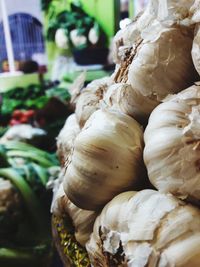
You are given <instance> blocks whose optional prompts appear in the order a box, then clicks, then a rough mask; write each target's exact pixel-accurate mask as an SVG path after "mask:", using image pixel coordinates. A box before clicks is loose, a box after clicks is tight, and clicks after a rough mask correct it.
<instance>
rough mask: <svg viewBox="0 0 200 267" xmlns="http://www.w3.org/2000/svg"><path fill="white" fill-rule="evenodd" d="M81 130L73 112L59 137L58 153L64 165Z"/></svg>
mask: <svg viewBox="0 0 200 267" xmlns="http://www.w3.org/2000/svg"><path fill="white" fill-rule="evenodd" d="M79 132H80V127H79V124H78V122H77V120H76V115H75V114H72V115H70V116H69V117H68V118H67V120H66V122H65V124H64V126H63V128H62V129H61V131H60V133H59V135H58V137H57V154H58V157H59V159H60V162H61V164H62V165H63V164H64V162H65V161H66V160H67V158H68V156H69V154H70V151H71V148H72V147H73V144H74V140H75V138H76V136H77V135H78V133H79Z"/></svg>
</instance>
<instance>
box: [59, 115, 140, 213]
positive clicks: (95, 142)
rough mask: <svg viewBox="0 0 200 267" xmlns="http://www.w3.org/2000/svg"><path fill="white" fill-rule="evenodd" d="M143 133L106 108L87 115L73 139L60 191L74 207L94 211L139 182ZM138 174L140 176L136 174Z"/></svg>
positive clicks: (128, 120) (130, 122) (121, 116)
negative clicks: (68, 162) (84, 122)
mask: <svg viewBox="0 0 200 267" xmlns="http://www.w3.org/2000/svg"><path fill="white" fill-rule="evenodd" d="M142 151H143V132H142V129H141V127H140V125H139V124H138V123H137V122H136V121H135V120H134V119H132V118H131V117H129V116H127V115H124V114H121V113H118V112H111V111H108V110H98V111H96V112H95V113H93V114H92V115H91V117H90V118H89V119H88V121H87V122H86V124H85V126H84V127H83V129H82V131H81V132H80V134H79V135H78V136H77V138H76V139H75V142H74V149H73V154H72V161H71V163H70V164H69V165H68V167H67V170H66V174H65V178H64V183H63V185H64V191H65V193H66V195H67V196H68V198H69V199H70V200H71V201H72V202H73V203H74V204H75V205H76V206H78V207H80V208H83V209H88V210H95V209H98V208H100V207H101V206H102V205H104V204H106V203H107V202H108V201H109V200H111V199H112V198H113V197H114V196H115V195H117V194H118V193H120V192H123V191H126V190H129V189H130V188H135V189H136V188H137V186H139V184H140V183H143V182H144V181H143V180H142V178H139V177H141V172H142V171H143V160H142ZM139 175H140V176H139Z"/></svg>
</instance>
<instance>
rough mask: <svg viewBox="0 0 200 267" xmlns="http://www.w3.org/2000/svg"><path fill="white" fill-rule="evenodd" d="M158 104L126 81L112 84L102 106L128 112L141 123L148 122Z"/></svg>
mask: <svg viewBox="0 0 200 267" xmlns="http://www.w3.org/2000/svg"><path fill="white" fill-rule="evenodd" d="M156 105H157V101H154V102H152V101H151V100H149V98H144V97H143V95H141V94H140V92H136V91H135V90H134V89H133V88H132V86H131V85H130V84H126V83H116V84H113V85H111V86H110V87H109V88H108V90H107V92H106V93H105V95H104V98H103V100H102V101H101V106H102V107H107V108H109V109H111V110H115V111H119V112H122V113H124V114H127V115H129V116H131V117H133V118H134V119H136V120H137V121H138V122H140V123H141V124H144V123H146V118H148V116H149V114H150V112H151V110H152V109H153V108H154V107H155V106H156Z"/></svg>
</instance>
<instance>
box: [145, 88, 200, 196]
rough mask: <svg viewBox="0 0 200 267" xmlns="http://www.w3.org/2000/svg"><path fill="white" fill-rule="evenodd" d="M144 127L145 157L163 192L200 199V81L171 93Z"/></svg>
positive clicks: (153, 180) (150, 172)
mask: <svg viewBox="0 0 200 267" xmlns="http://www.w3.org/2000/svg"><path fill="white" fill-rule="evenodd" d="M167 100H168V101H166V102H165V103H162V104H160V105H159V106H158V107H157V108H156V109H155V110H154V111H153V112H152V114H151V116H150V119H149V123H148V125H147V128H146V130H145V135H144V137H145V149H144V161H145V164H146V167H147V171H148V174H149V178H150V181H151V183H152V184H153V185H154V186H155V187H156V188H157V189H159V190H160V191H161V192H170V193H172V194H174V195H176V196H178V197H180V198H182V199H185V198H189V199H191V200H200V85H194V86H192V87H190V88H188V89H186V90H184V91H182V92H181V93H179V94H178V95H175V96H172V97H168V98H167Z"/></svg>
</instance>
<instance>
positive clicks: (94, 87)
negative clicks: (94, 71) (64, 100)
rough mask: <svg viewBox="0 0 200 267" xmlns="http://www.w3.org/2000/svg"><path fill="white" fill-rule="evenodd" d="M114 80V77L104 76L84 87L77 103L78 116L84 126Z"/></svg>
mask: <svg viewBox="0 0 200 267" xmlns="http://www.w3.org/2000/svg"><path fill="white" fill-rule="evenodd" d="M112 82H113V80H112V78H110V77H104V78H101V79H97V80H94V81H92V82H91V83H89V84H88V85H87V86H86V88H84V89H83V90H82V92H81V95H80V96H79V98H78V100H77V103H76V110H75V114H76V118H77V121H78V123H79V125H80V127H81V128H82V127H83V126H84V124H85V122H86V121H87V120H88V119H89V117H90V116H91V115H92V113H94V112H95V111H96V110H98V109H99V107H100V100H101V99H102V98H103V95H104V93H105V92H106V91H107V88H108V86H109V85H110V84H111V83H112Z"/></svg>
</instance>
